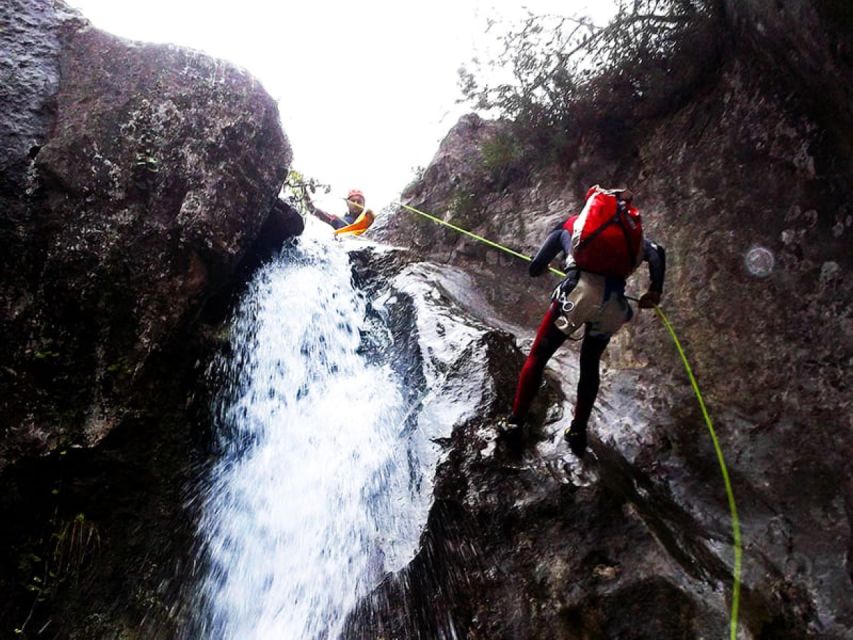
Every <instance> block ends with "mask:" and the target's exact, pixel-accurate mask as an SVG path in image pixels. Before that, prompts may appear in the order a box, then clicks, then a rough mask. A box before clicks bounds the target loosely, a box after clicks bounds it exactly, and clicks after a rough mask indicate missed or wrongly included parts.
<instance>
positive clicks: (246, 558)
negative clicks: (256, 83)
mask: <svg viewBox="0 0 853 640" xmlns="http://www.w3.org/2000/svg"><path fill="white" fill-rule="evenodd" d="M312 233H313V234H314V237H312ZM231 331H232V336H231V342H232V345H233V353H231V354H230V356H228V357H227V358H222V359H221V361H219V362H218V363H216V365H215V366H216V367H218V368H219V375H220V376H221V377H223V378H224V380H225V385H224V388H223V391H222V393H221V396H220V399H219V403H218V406H217V412H218V420H217V422H218V426H217V429H218V431H217V446H218V450H219V454H218V458H217V460H216V462H215V463H214V465H213V467H212V469H211V470H210V472H209V474H208V477H207V479H206V481H205V483H204V489H203V490H202V491H201V495H200V496H199V497H198V498H199V500H200V503H201V522H200V526H199V537H200V552H199V560H198V562H199V564H200V566H201V567H202V570H201V572H202V574H203V577H202V579H201V580H200V585H199V587H198V589H199V596H198V604H197V606H196V607H195V609H196V611H195V620H194V623H193V630H192V632H191V634H188V635H192V636H193V637H202V638H217V639H219V638H240V639H249V638H264V639H267V638H269V639H273V638H276V639H278V638H283V639H298V638H309V639H313V638H335V637H338V635H339V634H340V632H341V631H342V628H343V625H344V622H345V619H346V615H347V613H348V612H349V611H351V609H352V608H353V606H354V604H355V603H356V602H357V600H358V599H359V598H360V597H361V596H363V595H365V594H366V593H367V592H368V591H369V590H370V589H371V588H372V587H373V586H375V584H376V583H377V582H378V581H379V580H380V579H381V577H382V576H383V575H384V574H385V572H386V571H392V570H395V569H398V568H400V567H401V566H402V565H404V564H405V563H406V562H407V561H408V560H409V559H411V556H412V554H413V553H414V551H415V548H416V545H417V541H418V537H419V535H420V531H421V528H422V526H423V523H424V521H425V517H426V512H427V507H428V504H427V502H428V500H429V498H428V496H427V495H426V492H425V490H424V486H423V485H424V483H423V482H422V481H423V476H424V474H425V473H429V472H428V469H429V467H430V465H431V464H432V463H434V459H432V460H428V459H425V458H429V455H430V454H429V452H430V451H432V450H433V449H432V448H430V446H429V443H425V442H424V441H423V436H418V433H419V432H421V431H422V430H420V429H402V428H401V427H403V424H402V423H403V422H405V421H406V420H411V419H412V415H413V411H412V407H413V404H412V400H411V399H412V397H414V396H416V395H417V393H420V392H421V391H422V390H417V393H415V392H414V391H413V390H411V389H405V388H403V386H402V384H401V382H400V378H399V376H398V375H397V374H395V373H394V370H393V369H392V367H391V366H390V365H389V362H388V358H390V357H392V356H393V354H391V356H387V357H377V356H376V355H375V354H374V355H373V356H368V354H367V353H366V352H365V349H364V343H365V340H364V336H365V335H366V334H367V332H372V334H375V333H376V332H380V333H381V331H382V327H381V326H377V323H376V321H375V320H371V319H370V317H369V314H368V313H367V303H366V301H365V299H364V296H363V294H361V293H360V292H359V291H358V290H357V289H355V288H354V287H353V284H352V282H351V269H350V265H349V259H348V256H347V254H346V252H345V251H344V250H343V248H342V247H341V245H339V244H336V243H333V242H331V241H329V240H326V239H322V238H320V237H319V236H318V234H317V233H316V229H313V228H312V225H309V227H308V229H307V230H306V235H305V236H303V238H301V239H300V240H299V242H298V243H297V244H296V245H295V246H293V247H290V248H288V249H285V251H284V252H283V254H282V256H281V257H280V258H278V259H277V260H275V261H273V263H272V264H269V265H267V266H266V267H264V268H263V269H262V270H261V271H260V272H259V273H258V275H257V276H256V277H255V279H254V280H253V282H252V284H251V285H250V287H249V291H248V292H247V293H246V295H245V296H244V298H243V301H242V303H241V305H240V308H239V310H238V312H237V314H236V317H235V319H234V321H233V323H232V327H231ZM373 338H374V342H375V341H376V339H377V336H376V335H373ZM379 338H382V336H379ZM384 339H385V342H388V339H387V337H386V338H384ZM380 341H381V340H380ZM367 351H369V350H367ZM374 351H375V350H374ZM386 355H387V354H386ZM425 373H428V372H425ZM428 378H429V376H428V375H427V379H428ZM415 413H417V414H419V415H417V416H415V417H416V418H417V419H419V420H438V419H446V418H447V417H446V416H443V417H436V416H433V417H430V415H429V411H418V412H415ZM403 434H406V435H403ZM418 438H421V440H418Z"/></svg>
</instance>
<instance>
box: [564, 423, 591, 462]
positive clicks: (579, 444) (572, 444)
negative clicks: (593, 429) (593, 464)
mask: <svg viewBox="0 0 853 640" xmlns="http://www.w3.org/2000/svg"><path fill="white" fill-rule="evenodd" d="M563 437H564V438H565V439H566V442H567V443H568V444H569V449H571V450H572V453H573V454H575V455H576V456H577V457H578V458H583V454H584V453H585V452H586V444H587V443H586V425H585V424H582V423H580V422H578V421H576V420H572V424H571V426H569V428H568V429H566V431H565V432H564V433H563Z"/></svg>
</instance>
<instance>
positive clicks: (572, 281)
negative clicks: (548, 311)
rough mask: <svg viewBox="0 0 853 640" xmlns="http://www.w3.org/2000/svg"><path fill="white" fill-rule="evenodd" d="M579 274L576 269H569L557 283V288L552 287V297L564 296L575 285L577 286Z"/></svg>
mask: <svg viewBox="0 0 853 640" xmlns="http://www.w3.org/2000/svg"><path fill="white" fill-rule="evenodd" d="M580 277H581V274H580V271H579V270H578V269H569V271H568V273H566V277H565V278H563V280H562V281H561V282H560V284H558V285H557V288H556V289H554V293H552V294H551V298H552V299H557V298H566V297H568V295H569V294H570V293H571V292H572V291H574V289H575V287H576V286H578V280H580Z"/></svg>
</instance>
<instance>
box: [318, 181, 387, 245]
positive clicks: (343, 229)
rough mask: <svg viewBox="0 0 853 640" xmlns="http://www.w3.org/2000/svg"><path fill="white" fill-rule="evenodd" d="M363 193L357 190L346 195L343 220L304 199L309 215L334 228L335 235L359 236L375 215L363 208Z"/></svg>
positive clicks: (371, 222)
mask: <svg viewBox="0 0 853 640" xmlns="http://www.w3.org/2000/svg"><path fill="white" fill-rule="evenodd" d="M364 202H365V200H364V193H362V192H361V191H360V190H359V189H352V190H351V191H350V192H349V193H348V194H347V212H346V213H345V214H344V216H343V218H339V217H338V216H334V215H332V214H331V213H326V212H325V211H323V210H322V209H318V208H317V207H315V206H314V203H313V202H311V200H310V199H306V205H307V206H308V210H309V211H310V212H311V214H312V215H313V216H315V217H317V218H319V219H320V220H322V221H323V222H325V223H326V224H330V225H332V226H333V227H334V228H335V235H341V234H347V233H352V234H354V235H361V234H362V233H364V232H365V231H367V229H368V227H370V225H371V224H373V221H374V219H375V215H374V213H373V211H371V210H370V209H368V208H367V207H365V204H364Z"/></svg>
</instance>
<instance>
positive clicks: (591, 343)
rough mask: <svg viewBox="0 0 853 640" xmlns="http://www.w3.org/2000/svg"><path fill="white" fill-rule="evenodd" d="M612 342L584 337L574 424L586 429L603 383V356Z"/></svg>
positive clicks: (604, 338)
mask: <svg viewBox="0 0 853 640" xmlns="http://www.w3.org/2000/svg"><path fill="white" fill-rule="evenodd" d="M609 342H610V337H609V336H607V337H602V336H596V335H591V334H590V333H589V332H587V334H586V335H585V336H584V339H583V343H582V344H581V357H580V375H579V376H578V399H577V402H576V403H575V418H574V420H573V422H575V423H576V424H578V425H579V426H581V427H583V428H586V425H587V423H588V422H589V416H590V414H591V413H592V406H593V405H594V404H595V398H596V396H597V395H598V385H599V382H600V381H601V377H600V368H601V356H602V355H603V354H604V350H605V349H606V348H607V345H608V343H609Z"/></svg>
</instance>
